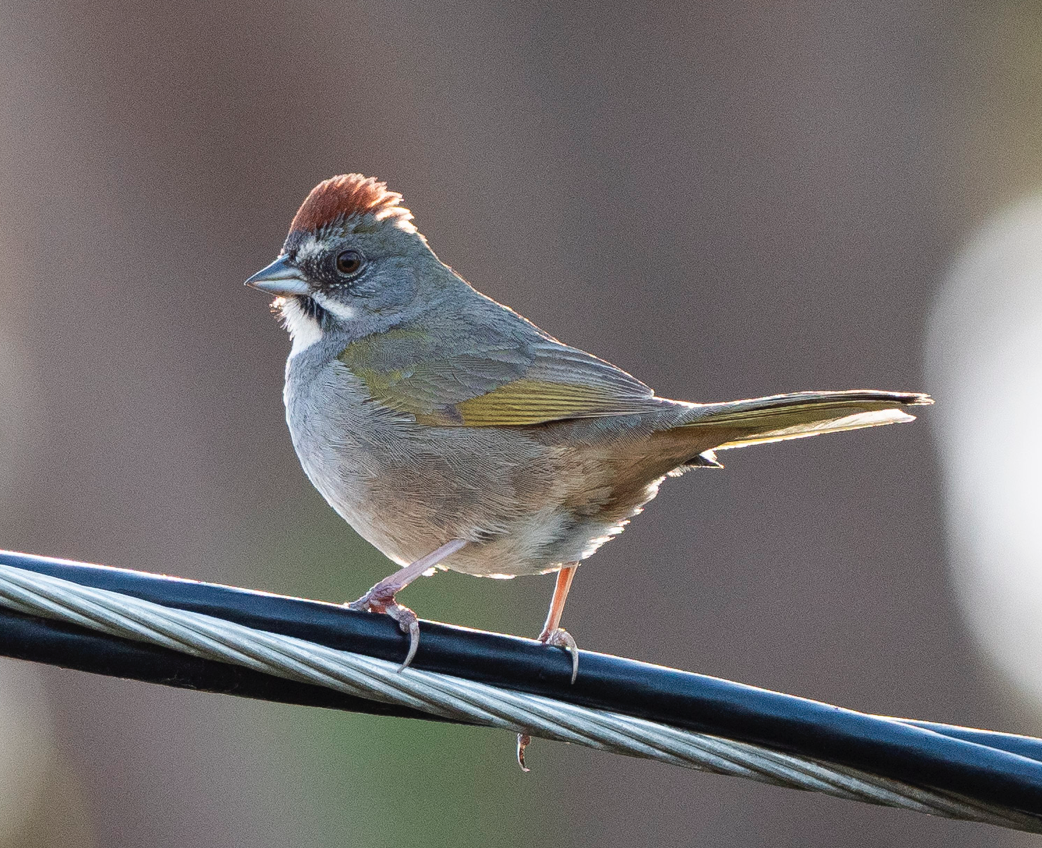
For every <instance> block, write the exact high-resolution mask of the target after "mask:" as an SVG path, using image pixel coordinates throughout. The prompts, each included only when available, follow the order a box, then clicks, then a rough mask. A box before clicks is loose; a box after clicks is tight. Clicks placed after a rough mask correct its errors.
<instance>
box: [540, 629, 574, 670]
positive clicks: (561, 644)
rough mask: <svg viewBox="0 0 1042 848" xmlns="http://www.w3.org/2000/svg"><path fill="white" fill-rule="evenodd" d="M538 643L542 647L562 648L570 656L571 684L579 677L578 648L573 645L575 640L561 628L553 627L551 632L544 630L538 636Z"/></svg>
mask: <svg viewBox="0 0 1042 848" xmlns="http://www.w3.org/2000/svg"><path fill="white" fill-rule="evenodd" d="M539 641H540V642H542V643H543V644H544V645H550V646H552V647H555V648H564V649H565V650H566V651H568V653H569V654H571V655H572V683H575V679H576V678H577V677H578V676H579V646H578V645H576V644H575V638H574V637H573V636H572V634H571V633H569V632H568V631H567V630H565V629H564V628H563V627H555V628H554V629H553V630H544V631H543V632H542V633H540V634H539Z"/></svg>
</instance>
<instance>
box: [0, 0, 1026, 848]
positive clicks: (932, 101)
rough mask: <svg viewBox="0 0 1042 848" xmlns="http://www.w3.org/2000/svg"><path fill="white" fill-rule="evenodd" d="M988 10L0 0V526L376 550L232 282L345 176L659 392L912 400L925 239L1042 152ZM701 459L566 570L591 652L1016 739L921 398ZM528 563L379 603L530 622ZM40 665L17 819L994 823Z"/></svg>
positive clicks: (305, 576)
mask: <svg viewBox="0 0 1042 848" xmlns="http://www.w3.org/2000/svg"><path fill="white" fill-rule="evenodd" d="M1007 7H1008V8H1007ZM987 9H988V10H987V11H985V12H979V13H978V12H972V11H970V4H965V8H961V7H960V5H959V4H954V5H953V4H943V3H930V2H916V3H899V2H893V3H887V2H873V3H847V2H838V3H837V2H831V0H830V2H818V3H809V4H774V3H765V4H744V3H730V2H725V3H713V4H679V3H678V4H669V3H651V4H638V5H636V6H635V5H634V4H626V3H614V4H612V3H606V4H600V5H598V4H552V5H551V4H547V5H545V6H539V5H532V6H521V7H513V6H512V5H508V4H498V3H487V2H476V3H454V4H453V3H450V4H444V5H438V6H437V7H435V6H434V5H433V4H424V3H419V2H417V3H408V2H382V3H368V4H328V3H322V2H306V3H298V4H282V3H258V4H255V5H250V6H247V5H240V4H235V3H231V2H227V0H206V2H181V3H171V4H156V5H154V6H147V7H146V6H141V5H139V4H129V3H128V4H121V3H118V2H104V3H47V2H36V3H25V2H9V3H4V4H3V6H2V13H0V50H2V55H3V60H2V61H0V110H2V119H0V256H2V258H3V269H4V272H3V273H2V274H0V293H2V294H3V304H4V308H3V310H2V311H0V338H2V339H3V341H4V345H5V347H4V349H3V352H4V355H5V357H6V359H7V362H6V368H7V370H8V371H9V372H10V374H11V376H10V378H9V379H8V381H7V382H6V383H0V390H3V391H6V392H7V394H8V399H7V401H6V402H5V409H6V412H5V413H4V414H5V415H6V416H8V418H9V419H10V422H9V423H10V424H11V428H10V429H11V433H10V436H9V437H8V439H7V447H6V448H5V451H4V461H3V463H2V466H3V468H2V470H3V471H4V472H5V474H6V477H0V479H3V480H6V485H5V486H4V487H3V488H0V507H2V513H0V514H2V516H3V518H2V519H0V521H2V526H3V533H2V536H0V545H2V546H4V547H12V548H21V549H26V550H31V551H35V552H39V553H46V554H53V555H62V556H69V557H74V558H81V559H86V560H90V561H100V562H106V563H110V564H113V565H119V566H125V567H135V568H142V569H145V570H149V571H157V572H166V573H174V574H178V575H182V576H187V577H193V578H199V579H207V580H216V581H222V582H230V583H236V584H240V585H247V586H251V587H257V588H263V589H270V590H275V591H285V592H290V593H293V594H304V595H312V596H316V597H321V598H325V599H329V600H342V599H345V598H352V597H355V596H357V595H359V594H360V593H361V592H362V591H363V590H364V589H365V588H367V587H368V586H369V585H371V584H372V583H373V582H374V581H375V580H376V579H378V578H379V577H381V576H383V574H384V573H385V572H386V570H387V563H386V562H384V561H381V559H380V558H379V557H378V556H377V555H375V554H373V553H371V552H370V551H368V549H367V548H366V547H365V546H364V545H363V544H362V543H360V542H358V541H357V540H356V538H355V537H354V535H353V534H352V532H351V531H350V530H349V529H348V528H347V527H346V525H344V524H343V523H342V522H340V521H339V519H337V518H336V516H334V515H333V514H332V513H331V511H330V510H329V509H328V508H327V507H326V506H325V505H324V503H323V502H322V501H321V499H320V498H319V496H318V495H317V494H316V493H315V492H314V491H312V490H311V488H310V487H309V485H308V483H307V481H306V480H305V478H304V476H303V474H302V473H301V471H300V469H299V466H298V464H297V461H296V458H295V457H294V455H293V452H292V448H291V446H290V443H289V439H288V436H287V434H286V431H285V426H284V423H283V420H282V406H281V400H280V390H281V372H282V364H283V361H284V357H285V354H286V352H287V350H288V342H287V339H286V338H285V336H284V334H283V333H282V332H281V330H279V329H278V327H277V326H276V325H275V323H274V322H273V320H272V319H271V317H270V316H269V315H268V314H267V309H266V305H265V302H264V300H263V298H262V297H261V296H259V295H258V294H256V293H254V292H249V291H246V290H244V289H243V288H242V286H241V281H242V280H243V279H244V278H245V277H246V276H248V275H249V274H250V273H252V272H253V271H255V270H257V269H258V268H260V267H261V266H262V265H264V264H266V263H267V262H269V261H270V260H271V259H273V258H274V256H275V253H276V252H277V250H278V247H279V245H280V243H281V240H282V238H283V235H284V232H285V228H286V225H287V223H288V221H289V219H290V217H291V216H292V213H293V212H294V210H295V208H296V206H297V204H299V202H300V201H301V200H302V199H303V197H304V195H305V194H306V192H307V191H308V190H309V189H310V188H311V186H312V185H313V184H314V183H315V182H317V181H318V180H319V179H322V178H324V177H327V176H330V175H332V174H334V173H339V172H343V171H349V170H359V171H362V172H365V173H369V174H374V175H377V176H379V177H381V178H383V179H386V180H387V181H388V182H389V183H390V185H391V187H392V188H395V189H397V190H400V191H402V192H403V193H404V194H405V197H406V203H407V205H408V206H409V207H410V208H411V209H412V210H413V211H414V213H415V214H416V216H417V223H418V224H419V226H420V228H421V230H422V231H423V232H424V233H425V234H426V235H427V236H428V238H429V239H430V241H431V244H432V246H433V247H434V248H435V250H436V251H438V253H439V255H440V256H441V257H442V258H443V259H444V260H445V261H446V262H448V263H449V264H451V265H453V266H454V267H455V268H456V269H457V270H459V271H460V272H461V273H462V274H463V275H464V276H466V277H467V278H468V279H469V280H471V281H472V282H473V283H474V284H475V285H476V286H477V287H478V288H480V289H481V290H483V291H485V292H486V293H488V294H490V295H491V296H493V297H496V298H497V299H499V300H501V301H504V302H506V303H508V304H509V305H511V306H512V307H514V308H516V309H517V310H519V311H520V312H522V313H523V314H525V315H526V316H528V317H529V318H531V319H532V320H534V321H535V322H536V323H538V324H540V325H541V326H543V327H544V328H545V329H547V330H548V331H550V332H552V333H554V334H555V335H558V336H559V337H561V338H563V339H565V340H567V341H568V342H570V343H572V344H576V345H578V346H581V347H585V348H587V349H589V350H592V351H594V352H596V353H598V354H599V355H601V356H604V357H606V358H608V359H610V360H612V361H614V362H616V363H618V364H619V365H621V366H623V367H625V368H627V369H629V370H631V371H633V372H634V373H635V374H636V375H637V376H639V377H640V378H642V379H644V380H645V381H647V382H649V383H650V384H652V385H653V386H655V388H656V389H657V390H658V391H659V392H660V393H661V394H664V395H667V396H674V397H681V398H685V399H692V400H726V399H731V398H737V397H745V396H750V395H757V394H767V393H773V392H777V391H789V390H797V389H808V388H853V387H873V388H891V389H918V388H921V387H922V376H921V347H922V327H923V323H924V320H925V316H926V313H927V311H928V308H929V304H930V302H931V298H932V296H933V293H934V291H935V290H936V287H937V286H938V284H939V281H940V279H941V277H942V275H943V273H944V270H945V268H946V267H947V265H948V263H949V261H950V257H951V255H952V253H953V252H954V251H955V250H957V248H958V246H959V244H960V242H961V240H962V239H963V238H964V237H965V235H966V233H967V232H968V230H969V228H970V227H971V226H972V225H973V224H975V223H976V222H977V221H978V220H980V219H981V218H982V217H983V216H984V215H986V214H987V213H988V212H989V210H990V209H992V208H993V206H994V205H995V204H997V203H1000V202H1002V201H1004V200H1006V199H1008V198H1010V197H1013V196H1016V195H1017V194H1018V193H1019V192H1020V191H1021V190H1023V188H1024V187H1025V186H1030V185H1033V184H1034V182H1033V181H1034V180H1036V178H1037V177H1038V173H1037V165H1035V164H1034V163H1035V162H1037V161H1039V157H1038V156H1037V153H1038V152H1039V145H1038V143H1037V142H1038V137H1037V135H1038V134H1037V131H1036V130H1035V129H1034V127H1035V122H1036V119H1037V117H1038V115H1037V111H1038V110H1037V107H1036V105H1035V104H1034V101H1033V99H1032V98H1033V97H1037V94H1036V92H1037V90H1038V89H1037V87H1034V85H1033V83H1032V80H1037V75H1038V69H1037V67H1036V63H1037V61H1038V60H1037V59H1036V58H1034V57H1035V56H1037V55H1038V54H1037V52H1035V51H1034V46H1035V40H1034V37H1033V36H1031V35H1030V34H1026V33H1030V32H1033V31H1035V30H1037V23H1038V21H1037V20H1035V17H1036V15H1035V13H1033V12H1031V11H1030V10H1029V9H1027V7H1021V6H1019V5H1017V4H1001V3H999V4H992V5H990V6H989V7H987ZM1032 28H1035V29H1032ZM1025 93H1026V94H1025ZM1022 95H1025V96H1022ZM942 400H943V399H942ZM3 420H4V419H3V418H2V417H0V423H2V422H3ZM724 459H725V460H726V462H727V465H728V469H727V471H725V472H720V473H711V472H700V473H694V474H691V475H689V476H688V477H686V478H685V479H683V480H680V481H673V482H670V483H668V484H667V485H666V486H665V487H664V488H663V492H662V494H661V496H660V498H659V500H658V501H657V502H655V503H654V504H653V505H652V506H651V507H650V508H649V510H648V512H647V514H646V515H645V516H644V517H643V518H641V519H640V520H638V521H637V522H636V523H635V525H634V526H633V527H632V528H631V529H630V530H629V531H628V532H627V533H626V534H625V535H624V536H623V537H622V538H621V539H620V540H618V541H616V542H614V543H613V544H611V545H609V546H608V547H607V548H606V549H605V550H604V551H603V552H602V553H601V554H599V555H598V556H597V557H596V558H595V559H594V560H593V561H592V562H591V563H590V564H588V565H587V566H584V568H583V569H582V570H581V571H580V573H579V575H578V578H577V581H576V585H575V588H574V590H573V594H572V599H571V601H570V603H569V608H568V610H567V613H566V617H565V624H566V625H567V626H568V627H569V629H570V630H571V631H572V632H573V633H575V634H576V635H577V637H578V639H579V642H580V644H581V645H582V646H583V647H586V648H589V649H594V650H601V651H608V652H616V653H621V654H625V655H628V656H633V657H637V658H640V659H644V660H649V661H653V662H660V663H665V664H670V665H678V666H681V667H684V668H688V669H692V670H698V671H702V672H706V673H710V674H716V675H721V676H724V677H728V678H731V679H735V680H740V681H743V682H747V683H752V684H757V685H762V686H766V687H770V688H776V689H780V690H783V691H788V692H793V693H796V694H800V695H805V696H809V697H814V698H820V699H823V700H827V701H830V702H833V703H839V704H842V705H845V706H852V707H857V708H860V709H864V710H867V711H871V712H880V713H888V714H897V715H902V716H915V717H922V718H930V719H936V720H943V721H952V722H960V723H967V724H973V725H985V726H993V727H1003V728H1009V727H1013V726H1014V724H1013V720H1012V718H1011V716H1010V714H1009V712H1008V711H1007V709H1006V708H1005V707H1004V700H1005V697H1006V696H1005V695H1004V694H1003V690H1002V689H1001V688H999V687H998V686H996V684H995V683H994V681H993V680H992V678H991V677H990V676H989V674H988V673H987V672H986V671H985V670H984V669H983V667H982V665H981V661H980V660H979V659H977V658H976V656H975V655H974V653H973V652H972V650H971V649H970V646H969V644H968V639H967V637H966V636H965V635H964V632H963V629H962V626H961V625H960V622H959V620H958V616H957V612H956V610H955V608H954V605H953V602H952V600H951V598H950V594H949V589H948V588H947V586H946V575H945V566H944V560H943V558H944V544H943V539H942V526H941V521H940V518H939V503H940V497H941V495H940V492H939V489H938V483H937V469H936V467H935V460H934V454H933V448H932V445H931V440H930V430H929V428H928V427H927V426H925V425H922V424H917V425H913V426H905V427H901V428H890V429H887V430H884V431H874V432H869V433H860V434H851V435H847V436H841V437H833V438H828V439H820V440H813V441H809V442H801V443H795V444H790V445H784V446H772V447H768V448H763V449H760V450H753V449H751V450H749V451H743V452H740V453H733V454H730V455H727V456H725V457H724ZM551 587H552V578H550V577H545V578H541V579H535V578H533V579H528V580H521V581H513V582H510V583H502V582H498V581H479V580H475V579H473V578H469V577H465V576H460V575H454V574H449V575H440V576H438V577H437V578H436V579H433V580H429V581H422V582H421V584H420V585H417V586H416V587H415V588H414V589H410V592H409V597H408V603H410V604H411V605H412V606H413V607H414V608H416V609H417V610H418V611H419V612H420V614H421V615H423V616H425V617H429V618H441V619H445V620H449V621H453V622H457V623H460V624H466V625H472V626H480V627H490V628H494V629H501V630H507V631H510V632H517V633H529V634H531V633H535V632H536V631H537V630H538V627H539V626H540V624H541V622H542V617H543V614H544V612H545V605H546V602H547V601H548V599H549V594H550V591H551ZM45 681H46V689H47V693H48V696H49V698H50V699H51V703H52V708H53V710H54V714H55V722H56V728H57V733H58V752H59V756H58V760H57V761H56V762H55V763H54V764H53V768H52V772H51V778H50V780H51V787H50V789H49V794H48V797H47V799H46V800H45V802H43V803H41V805H40V807H39V809H38V810H37V811H36V812H34V813H33V819H32V824H31V826H30V827H29V828H28V829H27V830H25V831H23V832H21V833H20V834H16V836H14V837H11V839H13V840H14V841H13V842H12V843H11V844H17V845H43V844H85V845H89V844H93V845H99V846H112V848H122V846H150V848H165V846H175V845H193V846H237V845H242V846H258V845H287V844H293V845H302V846H320V845H339V844H343V845H352V844H358V845H395V846H400V845H403V844H424V845H432V846H437V845H455V846H460V845H482V846H485V845H516V844H526V845H530V846H533V848H534V847H535V846H543V845H546V846H557V847H558V848H565V846H569V845H589V844H596V845H604V846H632V845H642V844H646V845H687V844H691V845H695V844H697V845H712V846H741V847H742V848H754V846H777V845H784V844H793V845H812V844H821V845H831V846H867V845H897V844H902V845H903V844H914V845H916V846H917V847H918V848H927V846H941V845H944V846H985V845H987V846H1000V845H1012V844H1019V843H1016V840H1017V839H1018V838H1017V837H1014V836H1011V835H1007V834H1005V833H1003V832H1002V831H999V830H996V829H992V828H987V827H983V826H974V825H965V824H955V823H950V822H945V821H941V820H933V819H929V818H925V817H921V816H916V815H914V814H911V813H900V812H896V811H889V810H880V809H875V808H870V807H863V806H859V805H856V804H852V803H844V802H840V801H834V800H830V799H826V798H822V797H819V796H813V795H804V794H800V793H794V792H786V791H782V790H778V789H772V788H766V787H760V786H757V785H753V784H749V783H745V782H741V781H737V780H730V779H724V778H719V777H711V776H702V775H698V774H694V773H689V772H685V771H681V770H676V769H670V768H668V767H665V766H660V765H654V764H649V763H643V762H636V761H630V760H626V759H622V758H613V757H610V756H608V755H602V754H596V753H592V752H588V751H584V750H579V749H575V748H570V747H566V746H561V745H554V744H551V743H545V742H540V743H537V744H536V745H535V746H534V747H533V749H532V751H531V755H530V764H531V765H532V766H533V767H534V771H533V773H532V774H529V775H522V774H521V773H520V772H519V771H518V770H517V768H516V766H515V765H514V764H513V762H512V758H513V753H512V747H511V746H512V740H511V739H510V738H508V736H507V735H506V734H502V733H492V732H489V731H480V730H464V729H456V728H442V727H433V726H430V725H427V724H425V723H418V722H417V723H409V722H394V721H391V720H381V719H373V718H359V717H351V716H342V715H339V714H332V713H320V712H318V711H308V710H304V709H295V708H288V707H280V706H274V705H265V704H253V703H243V702H239V701H236V700H234V699H231V698H217V697H212V696H202V695H194V694H190V693H184V692H177V691H167V690H163V689H159V688H154V687H152V688H150V687H147V686H144V685H141V684H131V683H123V682H119V681H110V680H102V679H96V678H92V677H89V676H85V675H80V674H76V673H71V672H66V673H62V672H53V671H52V672H47V674H46V677H45Z"/></svg>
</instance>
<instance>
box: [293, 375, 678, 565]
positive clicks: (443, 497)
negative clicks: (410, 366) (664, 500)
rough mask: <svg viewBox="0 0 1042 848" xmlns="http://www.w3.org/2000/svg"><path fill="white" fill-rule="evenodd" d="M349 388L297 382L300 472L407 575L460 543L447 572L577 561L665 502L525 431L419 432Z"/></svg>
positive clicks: (594, 460)
mask: <svg viewBox="0 0 1042 848" xmlns="http://www.w3.org/2000/svg"><path fill="white" fill-rule="evenodd" d="M342 386H343V381H342V378H340V377H338V378H337V379H336V380H321V379H318V380H311V381H310V385H306V386H301V385H295V384H294V381H292V380H290V381H288V382H287V387H286V395H285V397H286V406H287V420H288V422H289V426H290V432H291V434H292V437H293V445H294V448H295V449H296V452H297V455H298V456H299V458H300V461H301V465H302V466H303V468H304V471H305V473H306V474H307V475H308V477H309V478H310V479H311V481H312V483H313V484H314V485H315V487H316V488H317V489H318V490H319V492H320V493H321V494H322V495H323V497H325V499H326V500H327V501H328V502H329V504H330V505H331V506H332V507H333V508H334V509H335V510H336V511H337V512H338V513H339V514H340V515H341V516H342V517H343V518H344V519H345V520H346V521H347V522H348V523H349V524H350V525H351V526H352V527H353V528H354V529H355V530H356V531H357V532H358V534H359V535H361V536H362V537H363V538H364V539H365V540H366V541H368V542H370V543H371V544H372V545H374V546H375V547H376V548H378V549H379V550H380V551H381V552H382V553H384V554H385V555H386V556H387V557H389V558H390V559H391V560H393V561H394V562H396V563H398V564H399V565H406V564H408V563H410V562H413V561H415V560H417V559H419V558H420V557H422V556H424V555H426V554H428V553H430V552H431V551H433V550H435V549H437V548H438V547H440V546H441V545H443V544H445V543H446V542H449V541H451V540H453V539H463V540H465V541H467V542H468V544H467V546H466V547H464V548H463V549H462V550H460V551H459V552H458V553H456V554H453V555H452V556H451V557H449V558H448V559H446V560H445V561H444V563H443V565H442V567H445V568H448V569H451V570H453V571H460V572H464V573H467V574H475V575H482V576H491V577H514V576H519V575H526V574H540V573H545V572H547V571H553V570H556V569H558V568H560V566H561V565H562V564H565V563H569V562H578V561H580V560H583V559H585V558H586V557H588V556H589V555H590V554H592V553H593V552H594V551H595V550H596V549H597V548H598V547H600V545H601V544H603V543H604V542H605V541H607V540H608V539H609V538H610V537H611V536H613V535H615V534H617V533H618V532H620V531H621V529H622V527H623V526H624V525H625V524H626V522H627V521H628V519H629V518H630V517H631V516H633V515H634V514H636V513H637V512H639V511H640V507H641V506H642V505H643V504H644V503H646V502H647V501H648V500H650V499H651V498H653V497H654V496H655V492H656V490H657V488H658V482H659V480H658V479H653V480H651V481H650V482H649V481H647V480H642V481H640V483H639V485H632V486H629V487H628V491H626V492H625V493H623V494H622V496H620V493H619V492H618V491H616V490H615V488H614V487H613V485H612V481H613V479H614V478H615V477H616V476H617V475H616V474H615V473H614V472H613V471H612V469H610V468H608V467H606V466H605V464H604V463H603V462H602V461H601V460H600V459H599V458H598V457H596V456H589V457H584V456H583V455H582V454H581V452H577V451H576V449H574V448H572V447H570V446H565V447H562V446H555V445H552V444H547V443H545V441H540V440H537V439H536V438H535V437H533V436H532V434H530V433H526V432H525V430H524V428H494V427H487V428H462V427H458V428H457V427H433V426H425V425H417V424H416V423H415V422H413V421H411V420H407V419H405V418H403V417H402V416H399V415H396V414H394V413H390V412H389V411H388V410H386V409H382V408H380V407H378V406H377V405H375V404H371V403H365V402H362V401H360V400H359V399H358V396H357V395H356V394H354V393H351V392H348V393H345V392H344V391H343V389H342Z"/></svg>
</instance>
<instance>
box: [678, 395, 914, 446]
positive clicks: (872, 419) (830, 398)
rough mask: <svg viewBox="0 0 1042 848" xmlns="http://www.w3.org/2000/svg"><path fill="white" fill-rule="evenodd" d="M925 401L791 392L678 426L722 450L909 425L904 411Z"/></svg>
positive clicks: (716, 406)
mask: <svg viewBox="0 0 1042 848" xmlns="http://www.w3.org/2000/svg"><path fill="white" fill-rule="evenodd" d="M931 403H933V399H932V398H931V397H930V396H929V395H925V394H920V393H918V392H879V391H871V390H859V389H855V390H852V391H845V392H796V393H795V394H788V395H771V396H770V397H762V398H753V399H751V400H739V401H733V402H731V403H712V404H706V405H704V406H701V407H698V410H697V413H696V417H695V418H694V419H693V420H691V421H690V422H688V423H686V424H683V425H682V428H683V429H685V430H687V429H696V430H700V429H711V430H715V431H719V432H720V433H721V438H722V439H723V441H722V442H721V443H720V444H718V445H716V446H715V449H716V450H727V449H729V448H741V447H745V446H746V445H760V444H766V443H767V442H781V441H785V440H787V439H803V438H807V437H808V436H817V435H820V434H822V433H840V432H843V431H844V430H859V429H861V428H862V427H878V426H881V425H883V424H897V423H900V422H903V421H913V420H915V416H914V415H909V414H908V413H907V412H905V411H904V409H905V408H906V407H910V406H927V405H929V404H931Z"/></svg>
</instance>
